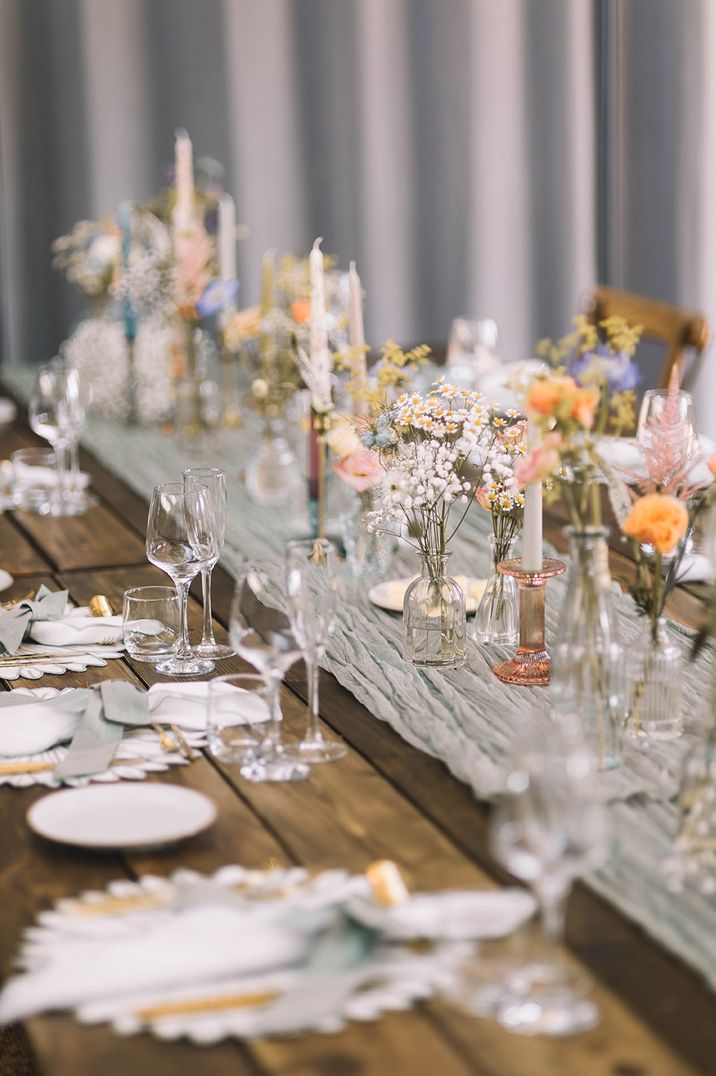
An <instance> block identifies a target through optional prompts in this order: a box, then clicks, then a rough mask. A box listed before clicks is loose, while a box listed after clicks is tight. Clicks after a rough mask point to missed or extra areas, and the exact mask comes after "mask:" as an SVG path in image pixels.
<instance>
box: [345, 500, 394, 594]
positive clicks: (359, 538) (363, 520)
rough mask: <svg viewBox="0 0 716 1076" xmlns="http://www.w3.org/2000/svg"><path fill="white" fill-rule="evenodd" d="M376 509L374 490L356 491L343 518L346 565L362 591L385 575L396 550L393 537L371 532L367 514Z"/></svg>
mask: <svg viewBox="0 0 716 1076" xmlns="http://www.w3.org/2000/svg"><path fill="white" fill-rule="evenodd" d="M352 492H353V491H352ZM374 508H375V495H374V491H373V490H365V491H363V492H362V493H358V492H353V495H352V497H351V499H350V502H349V504H348V505H347V506H346V508H345V509H344V511H343V512H342V513H341V517H340V529H341V538H342V539H343V548H344V549H345V553H346V564H347V566H348V570H349V572H350V576H351V579H352V581H353V583H354V586H355V587H358V586H360V587H361V588H363V589H365V587H370V586H372V584H373V583H374V582H376V580H378V579H380V578H383V577H384V576H385V574H386V572H387V570H388V568H389V567H390V562H391V560H392V559H393V556H394V553H395V549H396V547H397V539H396V538H394V537H393V535H391V534H383V533H381V532H380V531H372V530H370V529H369V525H368V524H369V518H368V513H369V512H371V511H372V510H373V509H374Z"/></svg>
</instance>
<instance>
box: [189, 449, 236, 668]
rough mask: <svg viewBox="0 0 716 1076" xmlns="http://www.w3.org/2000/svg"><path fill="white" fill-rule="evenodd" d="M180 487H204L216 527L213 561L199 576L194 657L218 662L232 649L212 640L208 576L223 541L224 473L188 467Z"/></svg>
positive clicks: (227, 656)
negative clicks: (200, 621)
mask: <svg viewBox="0 0 716 1076" xmlns="http://www.w3.org/2000/svg"><path fill="white" fill-rule="evenodd" d="M182 483H183V486H184V489H185V490H191V489H192V488H193V487H195V486H205V487H206V489H207V490H208V493H209V500H210V502H211V508H212V511H213V513H214V521H215V523H216V545H217V557H216V560H214V561H212V562H210V563H207V564H206V566H205V567H204V568H203V569H202V573H201V590H202V597H203V599H204V627H203V630H202V633H201V642H200V643H199V645H198V646H197V647H195V651H196V653H197V654H198V655H199V657H202V658H213V659H214V660H215V661H218V660H221V659H222V658H230V657H231V656H232V654H233V653H234V651H233V649H232V647H230V646H225V645H224V644H223V643H217V641H216V639H215V637H214V622H213V617H212V611H211V573H212V572H213V570H214V568H215V567H216V562H217V560H218V559H219V557H220V556H221V550H222V549H223V548H224V542H225V540H226V506H227V491H226V471H224V470H222V469H221V468H220V467H189V468H187V470H186V471H184V473H183V475H182Z"/></svg>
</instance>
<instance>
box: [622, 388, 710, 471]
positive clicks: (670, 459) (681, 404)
mask: <svg viewBox="0 0 716 1076" xmlns="http://www.w3.org/2000/svg"><path fill="white" fill-rule="evenodd" d="M636 439H637V444H638V445H639V449H640V450H641V454H642V456H643V457H644V463H645V465H646V470H647V473H648V475H649V478H651V479H652V481H654V482H656V483H657V484H658V485H659V486H660V487H662V488H663V487H666V488H667V489H668V487H669V484H670V483H672V482H674V481H675V480H676V479H678V478H679V477H680V475H682V474H685V473H687V472H688V470H689V468H690V467H691V466H692V465H693V464H694V463H695V461H696V458H697V456H698V455H699V435H698V431H697V428H696V412H695V410H694V401H693V399H692V397H691V394H690V393H688V392H684V391H683V389H682V390H681V391H680V392H679V393H678V394H677V395H676V396H672V395H671V394H670V393H669V390H668V389H649V390H648V391H647V392H645V393H644V398H643V400H642V401H641V407H640V408H639V421H638V424H637V431H636ZM666 439H668V449H669V451H668V452H667V453H665V452H664V451H663V449H664V441H665V440H666Z"/></svg>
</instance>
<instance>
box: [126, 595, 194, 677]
mask: <svg viewBox="0 0 716 1076" xmlns="http://www.w3.org/2000/svg"><path fill="white" fill-rule="evenodd" d="M180 632H181V617H180V608H179V596H178V594H177V592H176V590H175V589H174V588H173V587H133V588H132V589H131V590H125V592H124V600H123V603H122V636H123V638H124V645H125V647H126V648H127V653H128V654H129V656H130V657H131V658H133V659H134V660H135V661H152V662H157V661H161V660H162V659H163V658H168V657H171V655H172V654H174V653H175V652H176V649H177V646H178V645H179V636H180Z"/></svg>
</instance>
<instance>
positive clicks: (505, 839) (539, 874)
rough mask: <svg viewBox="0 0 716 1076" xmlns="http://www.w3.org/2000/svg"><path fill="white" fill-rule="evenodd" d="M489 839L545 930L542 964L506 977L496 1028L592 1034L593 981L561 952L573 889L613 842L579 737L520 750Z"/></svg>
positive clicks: (554, 735) (544, 739) (552, 738)
mask: <svg viewBox="0 0 716 1076" xmlns="http://www.w3.org/2000/svg"><path fill="white" fill-rule="evenodd" d="M491 836H492V846H493V851H494V852H495V854H496V856H497V858H498V859H499V860H500V862H501V863H503V864H504V866H505V867H507V869H508V870H509V871H511V872H512V874H514V875H515V876H516V877H518V878H521V879H522V880H523V881H525V882H527V883H528V884H529V885H530V886H531V888H532V889H533V891H534V894H535V897H536V898H537V901H538V904H539V907H540V912H541V916H540V918H541V926H542V941H541V946H540V950H539V952H538V954H537V956H536V958H535V959H533V960H531V961H528V962H527V963H524V964H522V965H521V966H519V967H517V968H516V969H515V970H514V971H512V972H511V973H510V974H508V975H507V978H506V981H505V983H504V984H503V986H504V989H503V993H502V996H501V998H500V1000H499V1003H498V1005H497V1018H498V1020H499V1021H500V1023H502V1024H503V1026H505V1027H506V1028H508V1029H509V1030H510V1031H514V1032H517V1033H519V1034H527V1035H533V1034H538V1033H542V1034H547V1035H569V1034H575V1033H577V1032H579V1031H586V1030H587V1029H588V1028H591V1027H594V1026H595V1024H596V1023H597V1022H598V1020H599V1013H598V1010H597V1007H596V1005H595V1004H594V1003H593V1002H592V1001H590V1000H589V998H588V997H587V996H586V995H587V994H588V992H589V989H590V986H591V984H590V982H589V979H588V978H587V977H586V976H585V975H584V974H583V973H582V971H581V970H580V969H579V968H578V967H577V966H576V965H574V964H573V963H572V962H571V961H569V960H567V959H566V958H565V956H564V954H563V952H562V949H561V945H562V938H563V932H564V908H565V904H566V899H567V897H568V895H569V891H570V889H571V886H572V882H573V881H574V879H575V878H576V877H578V876H579V875H580V874H583V873H586V872H587V871H588V870H590V869H593V868H595V867H598V866H601V865H602V863H603V862H604V861H605V859H606V856H607V852H608V838H607V825H606V815H605V812H604V808H603V807H602V805H601V803H600V802H599V801H598V799H597V797H596V794H595V790H594V786H593V783H592V759H591V756H590V754H589V752H588V751H587V749H586V748H585V747H584V746H583V745H582V744H581V743H579V741H578V740H577V739H576V738H575V737H574V736H573V735H569V734H567V733H566V732H563V731H560V730H558V729H554V730H551V731H550V732H548V733H547V734H544V733H543V734H542V735H541V736H540V737H539V738H538V737H537V736H535V737H534V738H533V739H529V740H527V741H526V742H523V744H522V745H520V747H519V749H518V750H517V752H516V753H515V755H514V758H513V761H512V764H511V767H510V773H509V776H508V778H507V782H506V787H505V793H504V795H503V796H502V798H501V799H500V801H499V802H498V804H497V806H496V807H495V809H494V811H493V814H492V818H491Z"/></svg>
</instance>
